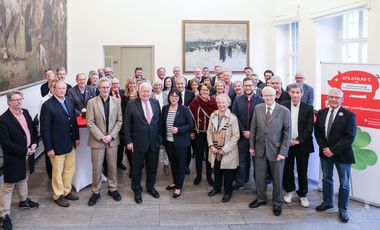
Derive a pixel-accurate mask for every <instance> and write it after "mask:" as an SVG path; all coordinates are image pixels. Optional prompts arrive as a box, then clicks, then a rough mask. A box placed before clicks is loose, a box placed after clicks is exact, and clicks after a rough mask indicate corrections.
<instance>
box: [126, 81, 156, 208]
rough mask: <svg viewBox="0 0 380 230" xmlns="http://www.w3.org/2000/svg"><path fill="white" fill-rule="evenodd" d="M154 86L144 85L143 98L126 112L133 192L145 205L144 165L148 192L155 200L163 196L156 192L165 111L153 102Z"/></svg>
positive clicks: (140, 92) (133, 102)
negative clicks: (143, 198)
mask: <svg viewBox="0 0 380 230" xmlns="http://www.w3.org/2000/svg"><path fill="white" fill-rule="evenodd" d="M151 94H152V86H151V85H150V84H149V83H146V82H143V83H142V84H141V85H140V89H139V98H137V99H136V100H130V101H129V102H128V106H127V107H128V109H127V111H126V112H125V119H124V133H125V140H126V143H127V149H128V150H130V151H132V164H133V167H132V184H131V187H132V190H133V192H134V194H135V201H136V203H137V204H140V203H141V202H142V198H141V192H142V190H143V188H142V187H141V175H142V169H143V164H144V161H145V167H146V177H147V178H146V188H147V192H148V193H149V194H151V195H152V196H153V197H154V198H159V197H160V194H159V193H158V192H157V190H156V189H155V188H154V184H155V183H156V173H157V165H158V156H159V148H160V144H161V142H162V141H161V137H160V117H161V109H160V105H159V102H158V101H157V100H156V99H153V98H151Z"/></svg>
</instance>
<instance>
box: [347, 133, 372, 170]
mask: <svg viewBox="0 0 380 230" xmlns="http://www.w3.org/2000/svg"><path fill="white" fill-rule="evenodd" d="M370 143H371V136H370V135H369V134H368V133H367V132H362V130H361V129H360V128H359V127H358V128H357V130H356V137H355V140H354V143H353V144H352V148H353V150H354V155H355V160H356V163H355V164H353V165H352V168H354V169H357V170H365V169H366V168H367V167H368V166H373V165H375V164H376V162H377V155H376V153H375V152H374V151H372V150H370V149H363V147H366V146H367V145H369V144H370Z"/></svg>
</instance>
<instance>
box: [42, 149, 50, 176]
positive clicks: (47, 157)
mask: <svg viewBox="0 0 380 230" xmlns="http://www.w3.org/2000/svg"><path fill="white" fill-rule="evenodd" d="M43 154H44V155H45V167H46V173H47V174H48V177H49V179H50V180H51V172H52V166H51V162H50V157H49V156H48V154H47V152H46V151H45V150H44V152H43Z"/></svg>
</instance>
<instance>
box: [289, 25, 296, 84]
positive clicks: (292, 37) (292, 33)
mask: <svg viewBox="0 0 380 230" xmlns="http://www.w3.org/2000/svg"><path fill="white" fill-rule="evenodd" d="M289 32H290V33H289V35H290V60H289V64H290V66H289V78H290V79H289V80H290V81H292V80H293V78H294V75H295V74H296V71H297V70H298V22H293V23H290V24H289Z"/></svg>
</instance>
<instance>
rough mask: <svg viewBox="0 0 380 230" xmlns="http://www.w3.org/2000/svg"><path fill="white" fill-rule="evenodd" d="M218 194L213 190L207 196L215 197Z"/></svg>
mask: <svg viewBox="0 0 380 230" xmlns="http://www.w3.org/2000/svg"><path fill="white" fill-rule="evenodd" d="M218 193H220V191H219V190H216V189H213V190H211V191H210V192H209V193H208V196H215V195H216V194H218Z"/></svg>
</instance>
